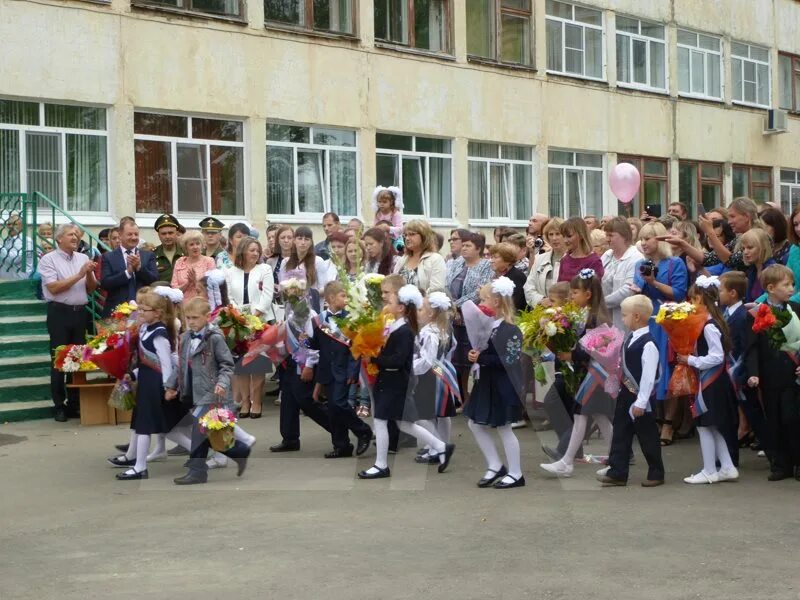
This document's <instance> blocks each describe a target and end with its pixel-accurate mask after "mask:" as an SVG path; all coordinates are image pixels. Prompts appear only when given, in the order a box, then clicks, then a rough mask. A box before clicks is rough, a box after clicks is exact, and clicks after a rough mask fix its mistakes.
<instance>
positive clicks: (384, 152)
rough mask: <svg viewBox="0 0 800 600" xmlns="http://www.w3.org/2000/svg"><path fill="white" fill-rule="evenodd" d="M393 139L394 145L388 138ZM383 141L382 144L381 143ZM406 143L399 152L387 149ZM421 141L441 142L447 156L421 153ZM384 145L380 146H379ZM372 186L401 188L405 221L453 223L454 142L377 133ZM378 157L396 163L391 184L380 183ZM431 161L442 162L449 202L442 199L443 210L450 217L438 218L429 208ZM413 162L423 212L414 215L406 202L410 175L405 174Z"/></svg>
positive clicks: (389, 182) (423, 151)
mask: <svg viewBox="0 0 800 600" xmlns="http://www.w3.org/2000/svg"><path fill="white" fill-rule="evenodd" d="M390 137H391V138H395V142H400V143H399V144H398V143H394V144H393V143H392V141H390V140H389V138H390ZM381 139H383V140H384V141H381ZM406 140H408V141H409V142H410V146H409V149H399V148H396V147H395V148H390V147H389V146H390V145H395V146H398V145H403V142H405V141H406ZM422 140H425V141H426V142H427V141H431V142H440V143H442V144H443V146H444V145H445V144H446V145H447V148H448V151H447V152H433V151H425V150H420V149H419V146H420V145H421V144H420V142H421V141H422ZM387 142H388V143H387ZM381 144H383V145H381ZM375 147H376V150H375V158H376V160H375V164H376V167H375V171H376V172H375V182H376V183H377V184H378V185H383V186H387V187H388V186H390V185H394V186H397V187H400V188H401V189H402V191H403V203H404V207H403V215H404V216H405V217H408V218H409V219H411V218H423V219H426V220H428V221H430V222H432V223H438V222H441V223H452V222H453V220H454V215H455V203H454V195H453V187H454V185H455V180H454V176H455V171H454V169H453V142H452V140H449V139H442V138H430V137H428V136H415V135H408V134H396V133H388V132H386V133H384V132H378V133H377V135H376V143H375ZM381 157H383V158H390V159H391V160H392V161H394V162H395V164H394V165H393V171H394V172H393V177H392V180H391V181H388V180H385V179H382V178H381V176H380V173H379V171H380V166H379V164H378V163H379V162H380V161H381ZM432 160H439V161H441V164H442V166H443V167H444V165H447V169H446V170H447V171H448V176H447V178H446V181H447V185H448V188H449V189H448V190H447V192H448V196H449V197H448V198H443V208H447V209H449V211H448V212H449V213H450V214H449V215H444V214H442V215H437V216H433V215H432V214H431V213H432V207H431V161H432ZM413 162H416V163H417V165H416V169H417V171H416V175H417V176H418V179H416V181H417V182H418V190H419V192H421V195H422V211H421V212H419V211H414V210H412V209H411V207H410V203H409V199H410V194H411V192H410V189H409V188H410V187H411V185H410V183H409V174H408V173H407V172H406V169H408V168H411V166H412V165H411V164H410V163H413Z"/></svg>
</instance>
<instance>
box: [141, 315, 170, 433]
mask: <svg viewBox="0 0 800 600" xmlns="http://www.w3.org/2000/svg"><path fill="white" fill-rule="evenodd" d="M158 338H164V339H166V340H169V337H168V334H167V328H166V327H164V324H163V323H154V324H153V325H148V327H147V330H146V331H144V332H142V333H140V335H139V372H138V375H137V377H136V383H137V387H136V408H135V409H134V412H133V415H132V417H131V425H132V427H133V429H134V430H135V431H136V433H137V434H139V435H150V434H153V433H167V432H168V431H169V430H170V429H171V427H170V426H169V424H168V422H167V417H166V415H165V414H164V407H165V405H166V404H167V402H166V400H165V399H164V382H163V380H162V377H161V363H160V362H159V360H158V354H157V353H156V346H155V341H156V340H157V339H158ZM169 404H174V405H175V406H176V407H178V409H179V410H183V409H182V408H181V403H180V402H177V401H173V402H170V403H169ZM181 417H183V415H181ZM170 421H172V418H171V419H170ZM178 421H180V418H178ZM175 424H177V421H175V423H173V425H175Z"/></svg>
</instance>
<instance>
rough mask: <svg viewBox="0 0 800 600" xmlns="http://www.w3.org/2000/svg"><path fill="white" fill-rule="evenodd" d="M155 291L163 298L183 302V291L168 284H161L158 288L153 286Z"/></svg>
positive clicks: (175, 302) (174, 302)
mask: <svg viewBox="0 0 800 600" xmlns="http://www.w3.org/2000/svg"><path fill="white" fill-rule="evenodd" d="M153 292H154V293H155V294H158V295H159V296H162V297H163V298H166V299H167V300H169V301H170V302H172V303H173V304H180V303H181V302H183V292H182V291H180V290H178V289H175V288H171V287H169V286H166V285H160V286H158V287H156V288H153Z"/></svg>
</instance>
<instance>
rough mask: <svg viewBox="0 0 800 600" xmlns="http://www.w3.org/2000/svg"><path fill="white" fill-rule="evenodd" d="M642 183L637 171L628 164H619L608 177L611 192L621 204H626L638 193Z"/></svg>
mask: <svg viewBox="0 0 800 600" xmlns="http://www.w3.org/2000/svg"><path fill="white" fill-rule="evenodd" d="M641 181H642V177H641V175H639V170H638V169H637V168H636V167H634V166H633V165H632V164H630V163H619V164H618V165H617V166H615V167H614V168H613V169H612V170H611V173H610V174H609V176H608V185H610V186H611V191H612V192H614V195H615V196H616V197H617V198H618V199H619V201H620V202H622V203H623V204H627V203H628V202H630V201H631V200H633V197H634V196H636V194H638V193H639V184H640V183H641Z"/></svg>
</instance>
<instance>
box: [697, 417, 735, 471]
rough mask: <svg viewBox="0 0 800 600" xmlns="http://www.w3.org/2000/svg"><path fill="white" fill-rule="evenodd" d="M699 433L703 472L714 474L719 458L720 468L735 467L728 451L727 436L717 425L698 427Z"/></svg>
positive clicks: (728, 468)
mask: <svg viewBox="0 0 800 600" xmlns="http://www.w3.org/2000/svg"><path fill="white" fill-rule="evenodd" d="M697 434H698V436H699V437H700V452H701V453H702V454H703V472H704V473H705V474H706V475H713V474H714V473H716V472H717V459H719V464H720V469H722V470H723V471H729V470H730V469H733V460H732V459H731V454H730V452H728V444H726V443H725V438H724V437H722V434H721V433H720V432H719V430H718V429H717V428H716V427H698V428H697Z"/></svg>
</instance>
